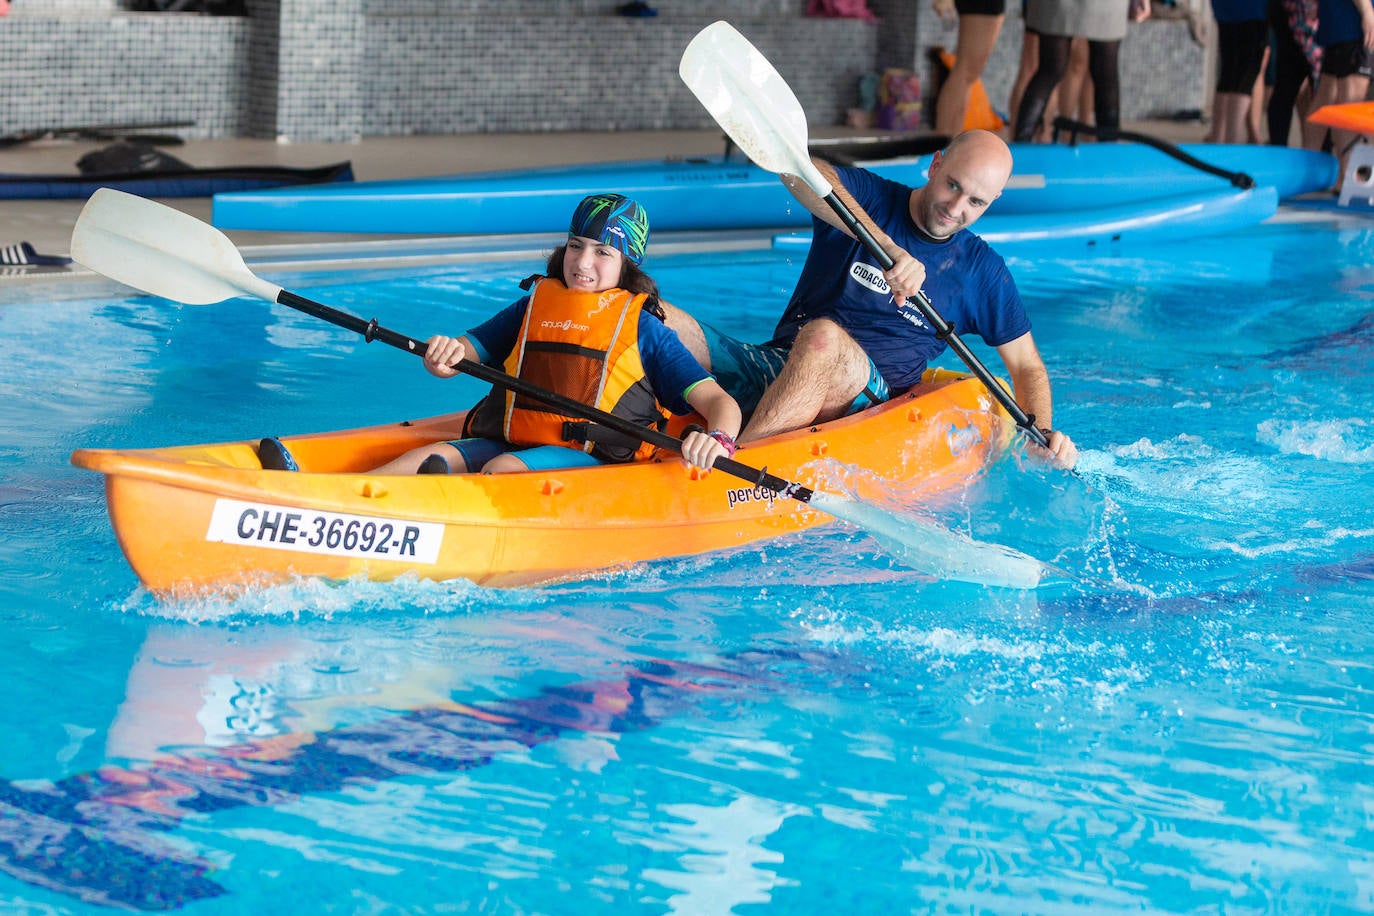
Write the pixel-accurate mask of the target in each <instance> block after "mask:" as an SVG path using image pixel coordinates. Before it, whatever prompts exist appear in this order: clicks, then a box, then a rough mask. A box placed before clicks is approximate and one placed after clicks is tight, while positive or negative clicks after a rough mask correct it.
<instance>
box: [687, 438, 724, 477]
mask: <svg viewBox="0 0 1374 916" xmlns="http://www.w3.org/2000/svg"><path fill="white" fill-rule="evenodd" d="M731 455H732V452H730V450H728V449H727V448H725V445H724V444H723V442H720V441H719V439H716V438H713V437H712V435H710V434H709V433H705V431H701V430H692V431H691V433H688V434H687V435H686V437H683V461H686V463H687V464H691V466H692V467H699V468H703V470H706V471H709V470H710V467H712V466H713V464H714V463H716V459H719V457H730V456H731Z"/></svg>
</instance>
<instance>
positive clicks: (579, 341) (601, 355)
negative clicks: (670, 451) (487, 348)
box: [464, 278, 667, 461]
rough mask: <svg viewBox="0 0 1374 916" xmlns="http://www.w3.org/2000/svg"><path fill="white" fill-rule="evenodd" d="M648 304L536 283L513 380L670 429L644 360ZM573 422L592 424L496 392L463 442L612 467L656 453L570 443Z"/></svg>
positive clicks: (640, 298)
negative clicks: (558, 454)
mask: <svg viewBox="0 0 1374 916" xmlns="http://www.w3.org/2000/svg"><path fill="white" fill-rule="evenodd" d="M647 299H648V297H647V296H646V295H645V294H643V293H639V294H635V293H631V292H628V291H626V290H623V289H609V290H605V291H604V292H599V293H593V292H585V291H582V290H570V289H568V288H567V287H566V286H564V285H563V284H562V283H561V282H560V281H558V280H555V279H551V278H540V279H538V280H536V281H535V283H534V288H533V289H531V290H530V299H529V304H528V305H527V306H526V308H525V317H524V321H523V323H522V325H521V328H520V336H519V337H518V338H517V339H516V342H515V347H514V348H513V349H512V350H511V353H510V355H509V356H508V357H506V363H505V370H506V374H508V375H514V376H516V377H518V378H520V379H523V380H524V381H527V382H530V383H532V384H535V385H538V386H539V387H541V388H547V389H549V390H550V391H556V392H557V393H559V394H561V395H563V396H564V397H569V398H572V399H574V400H576V401H580V402H582V403H583V404H587V405H589V406H591V407H595V408H597V409H598V410H602V411H605V412H606V413H611V414H615V415H616V416H618V417H623V418H624V419H626V420H630V421H631V422H634V423H636V424H639V425H641V426H646V427H648V426H653V427H656V428H659V429H662V428H664V427H665V425H666V423H667V413H666V412H665V411H664V409H663V408H662V407H661V406H659V404H658V401H657V399H656V398H655V397H654V392H653V389H652V388H651V387H650V386H649V381H648V378H647V377H646V376H645V373H644V364H643V363H642V362H641V361H640V355H639V322H640V316H641V315H642V313H643V308H644V304H645V302H646V300H647ZM567 422H572V423H585V422H586V420H585V418H581V417H569V416H565V415H563V414H561V413H558V412H557V410H556V409H555V408H553V407H550V406H548V405H547V404H544V403H542V402H540V401H536V400H534V399H533V398H529V397H526V396H525V395H522V394H517V393H515V392H513V391H507V390H505V389H502V388H500V387H496V388H494V389H493V391H492V393H491V394H490V395H488V396H487V397H486V398H484V399H483V400H482V402H481V403H480V404H478V405H477V406H476V407H475V408H473V410H472V412H471V413H470V414H469V416H468V423H467V428H466V429H465V430H464V434H465V435H470V436H485V437H488V438H494V439H505V440H506V441H507V442H509V443H511V444H512V445H520V446H532V445H562V446H565V447H567V448H576V449H580V450H581V451H584V452H589V453H591V454H593V455H595V456H597V457H598V458H602V459H604V460H607V461H630V460H632V459H635V458H646V457H648V456H649V455H651V454H652V453H653V451H654V447H653V446H652V445H649V444H647V443H640V444H637V445H635V444H630V445H624V444H619V443H606V442H592V441H587V442H576V441H569V440H568V439H567V438H565V431H564V423H567ZM617 435H618V434H617ZM621 438H622V439H623V438H624V437H623V436H622V437H621Z"/></svg>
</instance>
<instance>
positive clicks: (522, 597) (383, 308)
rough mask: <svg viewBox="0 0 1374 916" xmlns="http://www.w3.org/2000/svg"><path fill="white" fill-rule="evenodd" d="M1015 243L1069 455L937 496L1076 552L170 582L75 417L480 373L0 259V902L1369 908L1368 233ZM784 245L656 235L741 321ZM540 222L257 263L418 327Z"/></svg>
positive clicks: (213, 412) (794, 540)
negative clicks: (413, 253)
mask: <svg viewBox="0 0 1374 916" xmlns="http://www.w3.org/2000/svg"><path fill="white" fill-rule="evenodd" d="M1011 254H1012V257H1011V258H1010V263H1011V264H1012V267H1013V270H1014V271H1015V273H1016V275H1017V278H1018V280H1019V282H1020V284H1021V286H1022V289H1023V291H1024V294H1025V296H1026V298H1027V300H1028V302H1029V305H1030V308H1031V311H1032V316H1033V320H1034V322H1035V330H1036V336H1037V339H1038V341H1039V343H1040V345H1041V348H1042V350H1043V351H1044V354H1045V357H1046V360H1047V362H1048V364H1049V366H1050V370H1051V373H1052V375H1053V376H1054V379H1055V384H1056V400H1057V410H1056V423H1057V425H1059V426H1061V427H1063V428H1064V429H1067V430H1069V431H1071V433H1072V434H1073V435H1074V437H1075V438H1076V440H1077V441H1078V442H1079V444H1080V446H1081V447H1082V448H1083V449H1084V456H1083V459H1082V464H1081V472H1080V474H1079V475H1078V476H1076V477H1075V476H1070V475H1066V474H1063V473H1059V472H1055V471H1051V470H1048V469H1046V468H1045V467H1043V466H1042V465H1040V464H1038V463H1037V462H1035V461H1031V460H1027V459H1026V458H1025V456H1024V454H1022V453H1020V452H1016V453H1013V454H1012V455H1010V456H1008V458H1007V459H1005V460H1003V461H1001V462H999V463H998V464H997V465H995V466H994V467H992V468H991V469H989V471H988V472H987V473H986V474H985V475H984V476H982V477H981V478H980V479H979V480H977V481H974V482H971V484H970V486H969V488H968V490H967V492H966V493H964V494H962V496H961V497H960V498H959V499H958V500H956V501H955V502H954V504H952V505H949V506H944V507H942V508H941V509H940V510H939V511H940V521H942V522H943V523H945V524H947V525H950V526H952V527H956V528H959V529H961V530H965V531H968V532H970V533H972V534H973V535H975V536H976V537H979V538H981V539H984V540H989V541H996V542H999V543H1003V544H1007V545H1010V546H1014V547H1016V548H1018V549H1021V550H1024V551H1027V552H1029V553H1032V554H1034V555H1036V556H1037V557H1039V558H1041V559H1043V560H1045V561H1047V562H1050V563H1053V564H1054V565H1056V566H1058V567H1059V568H1061V569H1064V570H1066V571H1068V572H1070V573H1072V574H1073V575H1074V576H1075V577H1076V579H1075V581H1074V582H1072V583H1070V584H1064V585H1059V586H1056V587H1053V588H1048V589H1042V590H1040V591H1037V592H1017V591H1009V590H998V589H987V588H981V587H977V586H973V585H966V584H952V583H942V582H936V581H931V580H930V579H929V578H927V577H925V576H923V575H922V574H921V573H920V572H919V571H914V570H908V569H903V568H901V567H899V566H896V565H895V564H894V563H893V562H892V561H891V560H890V559H888V558H887V557H886V556H885V555H884V554H883V552H882V551H881V550H880V549H879V548H878V547H877V546H876V545H875V544H874V543H873V542H872V541H871V540H869V539H868V538H867V537H866V536H864V535H863V534H861V533H859V532H857V531H855V530H853V529H848V528H845V527H843V526H839V525H836V526H830V527H828V528H824V529H819V530H816V531H812V532H807V533H804V534H800V535H795V536H791V537H788V538H786V539H784V540H779V541H775V542H771V543H765V544H762V545H756V546H751V547H747V548H742V549H739V550H735V551H731V552H725V553H720V554H713V555H708V556H701V557H695V558H691V559H681V560H671V561H664V562H659V563H652V564H646V565H641V566H636V567H634V568H631V569H628V570H621V571H617V572H613V573H607V574H603V575H599V576H594V577H592V578H591V579H589V580H588V581H585V582H578V583H571V584H563V585H556V586H551V587H546V588H540V589H529V590H512V591H495V590H486V589H481V588H477V587H474V586H472V585H469V584H465V583H462V582H455V583H444V584H436V583H429V582H420V581H402V582H398V583H391V584H386V585H381V584H373V583H367V582H348V583H342V584H340V583H322V582H300V583H297V584H294V585H291V586H286V587H282V588H276V589H271V590H267V591H262V592H256V593H252V594H249V595H247V596H244V597H242V598H239V599H237V600H227V599H214V598H207V599H203V600H198V601H195V602H184V603H163V602H159V601H158V600H155V599H153V598H152V597H150V596H149V595H147V594H146V593H144V592H142V591H141V590H140V589H139V588H138V585H137V581H136V580H135V578H134V576H133V574H132V573H131V572H130V571H129V569H128V568H127V566H126V565H125V564H124V561H123V559H122V557H121V555H120V553H119V550H118V547H117V546H116V544H115V541H114V538H113V535H112V533H111V531H110V529H109V525H108V521H107V519H106V516H105V507H104V500H103V493H102V488H101V482H100V480H99V479H98V478H97V477H96V476H95V475H92V474H89V473H86V472H82V471H78V470H76V469H74V468H72V467H71V466H70V465H69V464H68V463H67V456H68V455H69V453H70V452H71V450H72V449H73V448H77V447H85V446H122V447H127V446H141V445H160V444H173V443H190V442H201V441H210V440H226V439H239V438H257V437H259V436H262V435H268V434H283V433H288V432H302V431H311V430H324V429H332V428H337V427H343V426H353V425H361V424H371V423H379V422H386V421H390V420H395V419H400V418H405V417H414V416H422V415H426V414H430V413H437V412H441V411H446V410H449V409H452V408H454V407H455V406H458V405H461V404H464V403H466V402H467V401H468V400H470V399H472V398H474V397H475V396H476V395H477V394H478V393H479V390H480V389H479V386H477V385H476V383H470V382H467V381H455V382H439V381H437V380H434V379H432V378H430V377H429V376H428V375H426V374H425V373H424V372H423V371H422V369H421V368H420V367H419V365H418V363H417V362H416V361H415V360H413V359H411V358H409V357H407V356H405V355H404V354H401V353H398V352H397V351H395V350H391V349H388V348H385V347H380V346H377V347H369V346H367V345H365V344H363V343H362V341H361V340H360V339H358V338H356V337H353V336H351V335H349V334H348V333H347V332H344V331H340V330H337V329H335V328H332V327H330V326H328V325H324V324H321V323H320V322H319V321H317V320H314V319H311V318H308V317H306V316H304V315H300V314H298V313H295V312H292V311H290V310H287V309H284V308H281V307H275V306H268V305H266V304H263V303H259V302H256V301H249V300H239V301H234V302H229V303H225V304H222V305H217V306H205V307H181V306H175V305H172V304H169V303H167V302H164V301H161V300H154V299H150V298H146V297H135V296H128V295H125V293H124V292H121V291H119V290H117V289H116V288H115V287H113V286H111V285H107V284H99V285H96V284H86V285H81V284H70V283H69V284H64V285H61V286H51V287H43V286H37V287H25V288H22V289H20V290H18V291H17V292H16V291H11V290H5V291H3V295H4V296H5V297H6V298H5V301H4V302H3V304H0V340H3V343H0V347H3V354H4V358H3V359H2V360H0V416H3V420H4V422H3V429H4V431H5V434H4V437H3V439H0V467H3V475H0V570H2V571H0V635H2V638H0V670H3V672H4V673H5V681H4V682H5V685H6V691H5V692H6V702H4V703H2V704H0V912H19V913H80V914H86V913H101V912H108V911H110V908H111V907H121V908H133V909H143V910H157V909H164V910H174V911H176V910H180V911H183V912H186V913H190V914H229V913H233V914H239V913H254V912H260V913H265V912H321V913H324V912H334V913H448V912H483V913H574V912H612V911H614V912H617V913H693V914H695V913H727V912H733V913H740V914H744V913H762V912H773V911H776V912H789V913H793V912H796V913H803V912H815V913H832V912H938V913H947V912H948V913H954V912H960V913H968V912H977V913H1056V914H1058V913H1083V914H1089V913H1102V912H1116V911H1134V912H1150V913H1277V912H1291V913H1354V912H1367V911H1370V910H1374V788H1371V780H1370V779H1369V775H1368V774H1369V772H1370V769H1369V766H1370V757H1371V754H1374V661H1371V659H1374V623H1371V617H1374V597H1372V592H1374V508H1371V504H1372V503H1374V481H1371V473H1370V468H1371V467H1372V466H1374V421H1371V415H1374V396H1371V394H1370V392H1371V390H1374V358H1372V357H1374V321H1371V317H1370V315H1371V301H1372V300H1374V230H1371V228H1370V227H1369V226H1368V225H1367V224H1358V225H1346V226H1341V225H1335V224H1332V223H1329V222H1326V221H1318V222H1302V223H1292V222H1281V223H1278V224H1271V225H1266V226H1261V227H1258V228H1256V229H1254V230H1252V231H1249V232H1247V233H1245V234H1243V235H1235V236H1230V237H1227V238H1225V239H1216V240H1213V241H1202V242H1198V241H1190V242H1188V243H1187V244H1185V245H1177V246H1169V247H1159V248H1152V249H1146V250H1142V249H1122V250H1119V251H1113V250H1111V249H1105V250H1098V251H1094V252H1091V253H1085V254H1083V255H1082V256H1072V257H1066V256H1049V255H1045V254H1035V255H1034V256H1031V255H1029V254H1027V255H1015V254H1014V253H1011ZM795 257H796V255H795V252H793V253H786V252H784V253H774V252H771V251H767V250H759V251H739V252H732V253H711V254H680V255H679V254H664V255H659V256H654V255H653V253H652V252H651V260H650V262H649V263H648V264H646V266H647V267H649V268H651V270H652V272H653V273H654V275H655V276H656V278H657V279H658V280H659V281H660V283H661V285H662V286H663V288H664V290H665V292H666V293H667V294H668V297H669V298H670V299H672V300H673V301H675V302H677V303H679V304H683V305H686V306H688V307H690V308H691V309H693V310H694V311H696V312H697V313H698V314H700V315H701V316H702V317H705V318H708V319H711V320H714V321H716V322H717V323H719V324H721V325H722V326H724V327H725V328H726V329H727V330H729V331H732V332H736V333H740V334H742V335H744V336H748V337H753V338H756V339H758V338H762V337H763V336H764V335H766V333H767V332H768V330H770V328H771V323H772V319H773V317H774V316H775V315H776V314H777V312H778V310H779V309H780V308H781V305H782V302H783V301H784V298H785V295H786V293H787V291H788V290H789V289H790V286H791V284H792V282H793V280H794V279H795V277H796V274H797V272H798V269H799V264H798V263H797V262H796V261H795ZM538 263H539V259H538V257H537V256H530V257H528V258H524V259H520V260H518V261H506V262H479V263H459V264H453V265H448V266H434V267H427V268H423V269H417V270H413V271H410V272H408V273H407V274H406V275H398V274H397V273H395V272H384V271H370V272H363V273H360V272H344V273H336V274H334V275H324V274H311V273H300V272H294V273H278V272H273V271H270V270H265V271H263V273H264V275H265V276H267V277H269V278H270V279H273V280H274V281H276V282H279V283H282V284H283V285H285V286H286V287H287V288H288V289H292V290H294V291H296V292H300V293H303V294H305V295H307V296H310V297H311V298H315V299H319V300H322V301H325V302H328V303H330V304H332V305H335V306H338V307H341V308H344V309H346V310H349V311H353V312H355V313H359V314H363V315H365V316H373V315H375V316H377V317H378V318H379V319H380V320H381V321H382V322H383V323H384V324H386V325H387V326H389V327H391V328H394V329H396V330H399V331H402V332H404V333H408V334H412V335H414V336H417V337H425V336H428V334H430V333H432V332H435V331H454V330H462V329H464V328H466V327H467V326H468V325H469V324H471V323H473V322H474V321H476V320H477V319H478V318H479V317H481V316H485V315H486V314H488V313H489V312H491V311H493V310H494V309H495V308H496V307H498V306H499V305H502V304H504V303H505V302H507V301H509V300H510V299H512V298H513V297H514V296H515V294H516V291H515V287H514V281H515V280H516V279H518V278H519V277H521V276H523V275H524V274H525V273H528V272H532V271H533V270H534V269H536V268H537V266H538ZM979 352H980V353H981V354H984V356H985V357H987V354H986V351H984V350H982V349H979ZM951 365H952V364H951ZM993 365H996V363H993ZM895 489H896V490H898V491H900V489H901V488H900V486H898V487H896V488H895ZM899 497H900V494H898V495H897V496H896V497H894V498H899Z"/></svg>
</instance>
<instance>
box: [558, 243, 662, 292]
mask: <svg viewBox="0 0 1374 916" xmlns="http://www.w3.org/2000/svg"><path fill="white" fill-rule="evenodd" d="M567 248H568V246H567V244H563V245H559V246H558V247H557V248H555V249H554V250H553V254H551V255H549V263H548V264H546V265H545V266H544V276H546V277H551V278H553V279H555V280H558V281H559V282H562V280H563V253H564V252H565V251H566V250H567ZM621 264H622V267H621V269H620V284H619V285H620V288H621V289H623V290H627V291H628V292H632V293H648V294H649V296H650V297H651V298H653V299H657V298H658V284H657V283H655V282H654V278H653V277H651V276H649V275H648V274H646V273H645V272H644V271H642V270H640V269H639V265H638V264H636V263H634V262H633V261H631V260H630V259H629V258H624V259H623V260H622V261H621Z"/></svg>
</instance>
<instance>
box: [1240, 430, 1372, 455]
mask: <svg viewBox="0 0 1374 916" xmlns="http://www.w3.org/2000/svg"><path fill="white" fill-rule="evenodd" d="M1257 432H1258V435H1259V441H1260V442H1262V443H1264V444H1265V445H1271V446H1273V447H1274V448H1277V449H1278V450H1279V451H1281V452H1283V453H1284V454H1286V455H1308V456H1310V457H1312V458H1320V459H1322V460H1325V461H1336V462H1339V463H1341V464H1368V463H1370V462H1371V461H1374V425H1371V424H1370V423H1368V422H1366V421H1364V420H1346V419H1339V420H1307V421H1285V420H1265V421H1264V422H1262V423H1260V424H1259V426H1258V427H1257Z"/></svg>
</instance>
